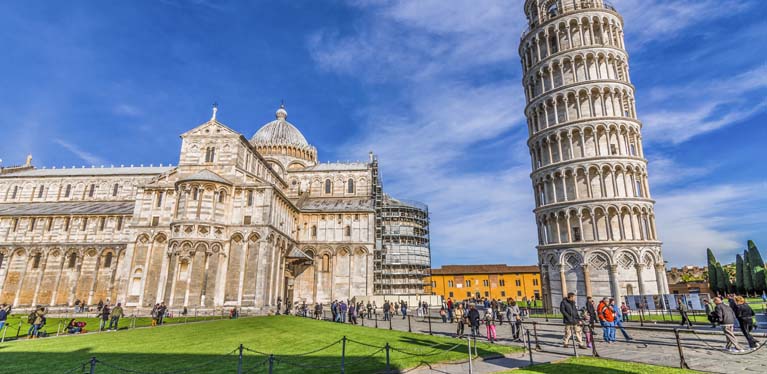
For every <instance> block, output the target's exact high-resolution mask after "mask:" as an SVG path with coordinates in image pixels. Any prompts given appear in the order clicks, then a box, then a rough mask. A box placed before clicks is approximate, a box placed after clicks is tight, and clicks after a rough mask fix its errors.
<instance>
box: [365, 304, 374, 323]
mask: <svg viewBox="0 0 767 374" xmlns="http://www.w3.org/2000/svg"><path fill="white" fill-rule="evenodd" d="M367 311H368V314H367V315H366V317H367V318H369V319H373V304H371V303H370V301H368V305H367Z"/></svg>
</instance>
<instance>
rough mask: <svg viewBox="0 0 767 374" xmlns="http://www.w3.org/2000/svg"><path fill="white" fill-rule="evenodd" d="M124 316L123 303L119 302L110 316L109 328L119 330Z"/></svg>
mask: <svg viewBox="0 0 767 374" xmlns="http://www.w3.org/2000/svg"><path fill="white" fill-rule="evenodd" d="M122 316H123V307H122V303H117V306H116V307H114V309H112V314H111V315H110V316H109V317H110V320H109V330H112V329H114V331H117V326H118V325H119V323H120V318H121V317H122Z"/></svg>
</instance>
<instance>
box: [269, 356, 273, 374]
mask: <svg viewBox="0 0 767 374" xmlns="http://www.w3.org/2000/svg"><path fill="white" fill-rule="evenodd" d="M273 368H274V354H270V355H269V374H272V369H273Z"/></svg>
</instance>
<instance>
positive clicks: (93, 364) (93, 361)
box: [90, 357, 96, 374]
mask: <svg viewBox="0 0 767 374" xmlns="http://www.w3.org/2000/svg"><path fill="white" fill-rule="evenodd" d="M95 373H96V357H91V370H90V374H95Z"/></svg>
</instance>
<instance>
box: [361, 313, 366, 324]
mask: <svg viewBox="0 0 767 374" xmlns="http://www.w3.org/2000/svg"><path fill="white" fill-rule="evenodd" d="M360 319H361V320H362V327H365V315H364V314H363V315H361V316H360Z"/></svg>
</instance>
